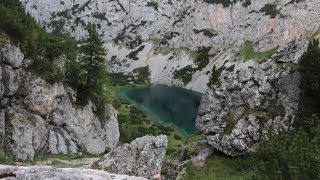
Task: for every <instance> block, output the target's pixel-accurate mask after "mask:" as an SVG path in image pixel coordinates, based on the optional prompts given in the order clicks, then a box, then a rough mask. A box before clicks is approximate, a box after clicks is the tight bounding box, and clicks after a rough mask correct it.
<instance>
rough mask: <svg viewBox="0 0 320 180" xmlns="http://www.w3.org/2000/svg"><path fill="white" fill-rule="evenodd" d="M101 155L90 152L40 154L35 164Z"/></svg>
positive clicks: (36, 157)
mask: <svg viewBox="0 0 320 180" xmlns="http://www.w3.org/2000/svg"><path fill="white" fill-rule="evenodd" d="M97 157H101V155H95V154H90V153H88V152H78V153H73V154H39V155H37V156H35V157H34V160H33V162H34V163H35V162H38V161H44V160H48V159H53V158H54V159H60V160H74V159H81V158H97Z"/></svg>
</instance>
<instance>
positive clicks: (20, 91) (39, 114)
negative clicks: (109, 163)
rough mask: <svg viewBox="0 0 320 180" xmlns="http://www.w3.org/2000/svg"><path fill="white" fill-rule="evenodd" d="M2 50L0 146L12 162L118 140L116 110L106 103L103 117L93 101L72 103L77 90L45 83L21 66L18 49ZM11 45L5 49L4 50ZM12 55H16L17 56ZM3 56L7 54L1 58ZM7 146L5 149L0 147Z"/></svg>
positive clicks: (99, 147)
mask: <svg viewBox="0 0 320 180" xmlns="http://www.w3.org/2000/svg"><path fill="white" fill-rule="evenodd" d="M3 47H7V48H2V49H1V50H0V54H1V55H2V56H3V57H2V58H3V59H5V60H4V61H2V62H4V63H1V64H0V67H1V68H0V69H1V71H0V72H1V74H0V103H1V104H0V112H1V113H0V138H1V145H0V150H1V151H5V153H7V154H8V155H10V156H12V157H13V158H14V159H16V160H32V159H33V157H34V156H35V155H37V154H38V153H40V152H41V153H54V154H58V153H62V154H68V153H76V152H78V151H87V152H90V153H93V154H101V153H104V152H105V151H106V150H108V149H112V148H114V147H115V146H116V145H117V143H118V141H119V136H120V134H119V127H118V121H117V111H116V110H115V109H114V108H113V107H112V105H110V104H109V105H106V106H105V108H106V113H108V114H107V115H106V117H107V118H106V119H99V118H98V116H97V115H96V114H95V109H96V108H95V105H94V104H93V103H91V102H89V103H88V104H86V105H85V106H83V107H79V106H77V105H76V104H75V101H76V93H75V92H74V91H73V90H72V89H71V88H70V87H66V86H64V85H63V84H62V83H52V84H51V83H48V82H46V81H45V80H43V79H42V78H40V77H37V76H35V75H33V74H32V73H31V72H29V71H27V70H25V69H24V68H23V67H20V65H21V62H22V60H21V59H18V60H17V61H13V60H14V58H16V59H17V58H22V59H23V55H21V54H20V53H21V52H20V50H19V49H18V48H16V47H15V46H13V45H10V44H5V45H4V46H3ZM8 49H9V50H8ZM15 53H16V54H15ZM4 55H5V56H4ZM4 145H5V147H4Z"/></svg>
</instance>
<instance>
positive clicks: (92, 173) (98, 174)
mask: <svg viewBox="0 0 320 180" xmlns="http://www.w3.org/2000/svg"><path fill="white" fill-rule="evenodd" d="M0 177H1V179H6V180H16V179H17V180H22V179H32V180H45V179H51V180H61V179H72V180H83V179H94V180H146V179H145V178H142V177H134V176H127V175H118V174H110V173H108V172H105V171H99V170H92V169H76V168H74V169H72V168H68V169H58V168H54V167H49V166H30V167H16V166H0Z"/></svg>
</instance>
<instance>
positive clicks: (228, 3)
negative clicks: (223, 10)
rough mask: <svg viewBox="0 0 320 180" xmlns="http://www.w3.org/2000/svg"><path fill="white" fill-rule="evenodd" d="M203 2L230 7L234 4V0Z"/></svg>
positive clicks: (205, 0) (207, 0) (204, 0)
mask: <svg viewBox="0 0 320 180" xmlns="http://www.w3.org/2000/svg"><path fill="white" fill-rule="evenodd" d="M203 2H205V3H208V4H222V5H223V7H229V6H230V5H232V4H233V0H203Z"/></svg>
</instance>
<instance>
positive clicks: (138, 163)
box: [92, 135, 168, 179]
mask: <svg viewBox="0 0 320 180" xmlns="http://www.w3.org/2000/svg"><path fill="white" fill-rule="evenodd" d="M167 143H168V140H167V136H165V135H160V136H157V137H154V136H150V135H147V136H144V137H141V138H137V139H135V140H134V141H132V142H131V143H130V144H124V145H123V146H120V147H118V148H116V149H114V150H112V151H111V152H109V153H108V154H106V155H105V156H104V157H103V158H101V159H100V160H99V161H97V162H96V163H95V164H94V165H93V166H92V167H93V168H98V169H104V170H107V171H109V172H113V173H117V174H128V175H135V176H141V177H145V178H148V179H160V172H161V166H162V162H163V160H164V157H165V155H166V148H167Z"/></svg>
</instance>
